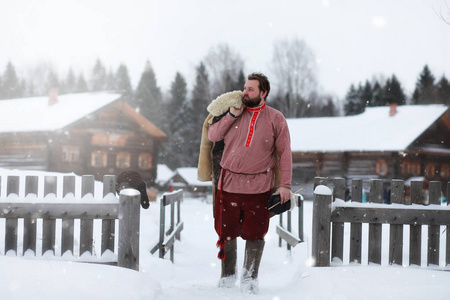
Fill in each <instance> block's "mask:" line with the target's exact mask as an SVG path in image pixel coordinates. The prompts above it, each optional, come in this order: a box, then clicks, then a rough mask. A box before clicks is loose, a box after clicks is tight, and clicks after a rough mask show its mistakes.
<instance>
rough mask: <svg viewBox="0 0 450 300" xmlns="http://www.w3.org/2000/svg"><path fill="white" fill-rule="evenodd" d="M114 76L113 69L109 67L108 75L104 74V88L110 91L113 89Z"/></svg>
mask: <svg viewBox="0 0 450 300" xmlns="http://www.w3.org/2000/svg"><path fill="white" fill-rule="evenodd" d="M115 81H116V78H115V76H114V73H113V71H112V70H111V69H110V70H109V72H108V75H106V90H108V91H111V90H114V84H115Z"/></svg>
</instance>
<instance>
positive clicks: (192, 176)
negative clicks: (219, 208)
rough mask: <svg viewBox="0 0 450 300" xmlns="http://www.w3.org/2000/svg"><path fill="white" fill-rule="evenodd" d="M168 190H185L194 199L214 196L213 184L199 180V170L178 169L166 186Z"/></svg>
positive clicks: (189, 168)
mask: <svg viewBox="0 0 450 300" xmlns="http://www.w3.org/2000/svg"><path fill="white" fill-rule="evenodd" d="M165 187H166V189H169V190H170V189H174V190H176V189H183V190H184V191H185V192H186V193H187V194H188V195H190V196H192V197H206V196H207V195H212V182H211V181H200V180H198V179H197V168H193V167H186V168H178V169H176V170H175V171H174V173H173V174H172V176H171V177H170V178H169V180H168V181H167V182H166V184H165Z"/></svg>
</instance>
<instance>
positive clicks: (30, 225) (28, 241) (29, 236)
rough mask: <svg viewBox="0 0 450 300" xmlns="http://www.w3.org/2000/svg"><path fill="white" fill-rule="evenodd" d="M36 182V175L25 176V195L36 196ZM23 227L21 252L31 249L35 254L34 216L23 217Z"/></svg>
mask: <svg viewBox="0 0 450 300" xmlns="http://www.w3.org/2000/svg"><path fill="white" fill-rule="evenodd" d="M38 184H39V177H38V176H26V177H25V197H27V196H29V195H35V196H36V197H37V194H38ZM23 227H24V232H23V253H26V252H27V251H28V250H31V251H33V254H34V255H36V232H37V220H36V218H32V216H31V215H29V216H28V217H27V218H24V219H23Z"/></svg>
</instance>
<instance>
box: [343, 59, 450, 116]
mask: <svg viewBox="0 0 450 300" xmlns="http://www.w3.org/2000/svg"><path fill="white" fill-rule="evenodd" d="M393 103H395V104H397V105H404V104H413V105H415V104H446V105H450V84H449V82H448V79H447V78H446V77H445V75H442V77H441V78H440V79H439V80H436V77H435V76H434V75H433V74H432V72H431V70H430V68H429V67H428V65H425V66H424V68H423V70H422V72H421V73H420V74H419V76H418V78H417V81H416V86H415V89H414V92H413V93H412V95H411V96H409V97H408V96H407V95H406V94H405V92H404V90H403V88H402V85H401V83H400V82H399V80H398V79H397V77H396V76H395V74H394V75H392V76H391V77H390V78H388V79H386V80H385V81H382V82H381V83H380V80H376V79H375V80H373V81H372V82H370V81H369V80H366V82H365V84H364V85H363V84H361V83H359V85H358V87H355V85H354V84H352V85H351V86H350V88H349V90H348V91H347V94H346V96H345V102H344V114H345V115H346V116H349V115H357V114H360V113H362V112H364V110H365V108H366V107H373V106H384V105H389V104H393Z"/></svg>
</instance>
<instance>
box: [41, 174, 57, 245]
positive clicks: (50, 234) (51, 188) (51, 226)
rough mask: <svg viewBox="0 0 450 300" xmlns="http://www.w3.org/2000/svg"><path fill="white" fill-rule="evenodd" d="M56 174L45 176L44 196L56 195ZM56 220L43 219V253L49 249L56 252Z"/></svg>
mask: <svg viewBox="0 0 450 300" xmlns="http://www.w3.org/2000/svg"><path fill="white" fill-rule="evenodd" d="M56 184H57V177H56V176H45V177H44V198H45V197H46V196H48V195H50V194H54V195H55V196H56ZM55 236H56V220H55V219H47V218H44V219H43V221H42V253H43V254H44V253H45V252H47V251H48V250H50V251H52V252H53V254H55Z"/></svg>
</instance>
